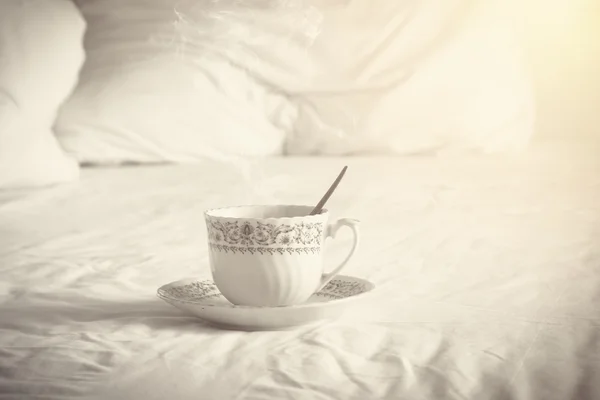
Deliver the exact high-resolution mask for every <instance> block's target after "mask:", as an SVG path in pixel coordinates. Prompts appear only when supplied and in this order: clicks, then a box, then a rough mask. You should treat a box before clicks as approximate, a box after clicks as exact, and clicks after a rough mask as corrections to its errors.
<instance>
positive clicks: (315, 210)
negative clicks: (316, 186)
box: [309, 166, 348, 215]
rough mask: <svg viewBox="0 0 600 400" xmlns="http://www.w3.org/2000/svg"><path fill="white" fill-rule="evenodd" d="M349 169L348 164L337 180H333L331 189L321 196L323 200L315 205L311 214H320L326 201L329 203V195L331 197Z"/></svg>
mask: <svg viewBox="0 0 600 400" xmlns="http://www.w3.org/2000/svg"><path fill="white" fill-rule="evenodd" d="M347 169H348V166H345V167H344V168H342V172H340V174H339V175H338V177H337V178H335V181H333V183H332V184H331V186H330V187H329V190H327V192H326V193H325V194H324V195H323V197H322V198H321V200H320V201H319V202H318V203H317V205H316V206H315V208H313V210H312V211H311V212H310V214H309V215H315V214H319V213H320V212H321V210H322V209H323V207H324V206H325V203H327V200H329V197H331V195H332V194H333V192H334V191H335V189H336V188H337V186H338V184H339V183H340V181H341V180H342V178H343V177H344V174H345V173H346V170H347Z"/></svg>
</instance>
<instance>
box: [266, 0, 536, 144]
mask: <svg viewBox="0 0 600 400" xmlns="http://www.w3.org/2000/svg"><path fill="white" fill-rule="evenodd" d="M510 3H511V2H504V1H503V0H501V1H483V2H482V1H479V2H472V1H464V0H447V1H444V2H440V1H417V0H414V1H382V2H378V3H377V7H374V6H373V4H372V3H370V2H365V1H361V0H351V1H346V2H343V3H338V5H335V3H334V2H326V1H323V2H321V6H320V8H319V9H320V11H321V12H322V13H323V29H322V32H321V34H320V35H319V36H318V37H317V39H316V40H315V42H314V45H313V46H312V47H311V48H310V51H309V53H308V55H306V54H303V53H304V52H302V51H296V52H295V53H296V54H295V55H296V56H295V57H292V56H290V54H292V52H291V51H290V49H289V48H288V49H282V50H281V53H280V54H281V56H280V57H279V58H277V61H278V63H279V64H278V65H277V64H273V65H271V66H269V68H270V69H267V68H263V69H262V71H266V73H261V72H260V71H258V73H261V77H262V78H263V79H265V80H266V81H270V82H271V83H272V84H276V85H277V86H278V87H280V88H281V89H282V90H284V91H287V92H288V93H290V98H291V99H292V101H294V103H295V105H296V106H297V113H298V118H297V119H296V120H295V122H294V124H293V126H291V127H290V130H291V131H292V134H291V135H290V137H289V140H288V142H287V152H288V153H290V154H334V155H339V154H354V153H393V154H407V153H409V154H410V153H420V152H432V151H436V152H440V151H465V150H476V151H486V152H494V151H507V150H508V151H512V150H518V149H522V148H523V147H524V146H525V145H526V144H527V143H528V141H529V139H530V137H531V135H532V134H533V131H534V104H533V94H532V87H531V82H530V80H529V77H528V76H527V71H526V70H525V65H524V62H523V61H522V59H521V53H520V48H519V46H518V45H517V43H516V41H515V40H514V36H515V32H513V30H512V26H513V25H512V23H511V12H512V11H514V12H517V13H518V10H510V8H508V7H509V4H510ZM325 4H327V5H325ZM332 4H333V5H332ZM505 6H506V7H505ZM262 56H264V57H267V54H264V55H262ZM270 59H273V57H270ZM292 65H293V66H292ZM299 73H300V75H299Z"/></svg>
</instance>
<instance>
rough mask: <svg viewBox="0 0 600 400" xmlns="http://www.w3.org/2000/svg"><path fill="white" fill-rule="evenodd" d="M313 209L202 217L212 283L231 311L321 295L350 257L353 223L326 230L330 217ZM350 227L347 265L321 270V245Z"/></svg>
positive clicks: (257, 209) (230, 211) (217, 212)
mask: <svg viewBox="0 0 600 400" xmlns="http://www.w3.org/2000/svg"><path fill="white" fill-rule="evenodd" d="M312 208H313V207H312V206H296V205H271V206H269V205H265V206H239V207H226V208H218V209H213V210H208V211H206V212H205V214H204V216H205V220H206V227H207V229H208V247H209V260H210V267H211V272H212V276H213V280H214V282H215V284H216V285H217V287H218V288H219V290H220V291H221V293H222V294H223V296H224V297H225V298H226V299H227V300H229V301H230V302H231V303H233V304H235V305H243V306H258V307H277V306H290V305H294V304H300V303H303V302H305V301H306V300H308V298H309V297H310V296H311V295H312V294H314V293H315V292H317V291H319V290H320V289H322V288H323V287H324V286H325V285H326V284H327V283H328V282H329V281H330V280H331V279H332V278H333V277H334V276H335V275H337V274H338V273H339V272H340V271H341V270H342V268H344V267H345V266H346V264H347V263H348V261H349V260H350V258H351V257H352V256H353V255H354V252H355V251H356V248H357V246H358V241H359V231H358V223H359V222H358V221H357V220H353V219H348V218H342V219H339V220H337V221H336V222H335V223H333V224H328V220H329V212H328V211H327V210H323V211H322V212H321V213H320V214H316V215H309V214H310V212H311V211H312ZM343 226H346V227H349V228H350V229H351V230H352V232H353V234H354V241H353V244H352V248H351V249H350V252H349V254H348V256H347V257H346V259H345V260H344V261H343V262H342V263H341V264H340V265H339V266H338V267H337V268H335V269H333V270H332V271H331V272H328V273H326V272H325V271H324V267H323V261H324V260H323V256H324V248H325V239H326V238H328V237H331V238H335V235H336V233H337V231H338V230H339V229H340V228H341V227H343Z"/></svg>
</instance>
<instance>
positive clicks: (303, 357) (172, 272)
mask: <svg viewBox="0 0 600 400" xmlns="http://www.w3.org/2000/svg"><path fill="white" fill-rule="evenodd" d="M599 150H600V147H598V145H597V144H593V145H581V144H580V145H569V146H567V145H563V144H548V143H546V144H539V145H537V146H536V147H534V148H532V149H531V150H530V151H529V153H528V154H525V155H520V156H512V157H503V158H500V157H495V156H490V157H481V156H478V157H475V156H474V157H471V158H462V159H459V158H454V159H452V158H445V159H432V158H428V157H413V158H400V159H392V158H382V159H375V158H368V157H365V158H349V159H345V160H342V159H335V158H329V159H328V158H323V159H316V158H290V159H272V160H268V161H265V162H261V163H256V164H254V165H247V164H243V167H244V168H242V169H240V164H238V163H229V164H220V163H206V164H203V165H195V166H192V165H183V166H147V167H124V168H89V169H85V170H84V171H83V175H82V178H81V181H80V182H77V183H75V184H72V185H65V186H58V187H52V188H47V189H43V190H36V191H4V192H0V399H2V400H5V399H61V400H64V399H98V400H99V399H115V400H117V399H127V400H137V399H157V400H158V399H167V398H172V399H178V400H186V399H194V400H197V399H292V398H293V399H304V398H306V399H357V400H358V399H361V400H364V399H375V398H386V399H409V400H413V399H415V400H416V399H478V400H481V399H540V400H553V399H557V400H558V399H560V400H564V399H593V398H600V380H599V379H598V378H600V315H599V311H598V309H599V307H598V302H599V301H600V158H599V157H598V154H600V152H599ZM345 164H347V165H349V170H348V173H347V174H346V177H345V178H344V182H343V183H342V184H341V186H340V187H339V189H338V191H337V192H336V194H335V195H334V196H333V197H332V199H331V200H330V202H329V208H330V210H331V211H332V213H333V214H334V217H353V218H357V219H360V220H361V221H362V226H361V228H362V243H361V248H360V251H359V253H358V255H357V256H356V257H355V259H354V262H352V263H351V265H350V266H349V267H348V268H347V269H346V270H345V271H344V273H345V274H348V275H356V276H359V277H362V278H366V279H369V280H371V281H372V282H374V283H375V284H376V285H377V289H376V292H375V293H374V294H373V296H372V297H371V298H370V299H369V300H368V301H365V302H363V303H361V304H360V306H359V307H357V308H356V309H355V310H353V311H352V312H351V313H350V314H348V315H346V316H345V317H343V318H342V319H340V320H338V321H335V322H331V323H327V324H316V325H312V326H306V327H302V328H298V329H293V330H286V331H280V332H236V331H220V330H216V329H214V328H211V327H208V326H205V325H203V324H202V323H201V322H199V321H198V320H197V319H194V318H192V317H188V316H187V315H184V314H182V313H181V312H179V311H178V310H177V309H175V308H173V307H170V306H169V305H167V304H165V303H163V302H162V301H160V300H159V299H158V298H156V295H155V292H156V288H157V287H158V286H160V285H162V284H164V283H167V282H170V281H173V280H177V279H180V278H184V277H199V278H204V277H209V276H210V272H209V269H208V266H207V252H206V249H205V248H206V243H205V237H206V229H205V226H204V220H203V214H202V213H203V211H204V210H205V209H206V208H210V207H215V206H223V205H230V204H238V203H277V202H285V203H296V204H313V203H315V202H316V201H317V200H318V198H319V197H320V195H321V193H322V192H323V191H324V190H325V189H326V188H327V187H328V185H329V183H330V181H331V180H332V179H333V178H334V177H335V175H336V174H337V172H338V171H339V168H341V166H343V165H345ZM349 240H350V237H349V235H348V236H347V237H345V239H344V240H339V241H336V242H335V243H333V244H332V245H331V246H330V248H329V249H330V252H329V254H330V256H331V259H335V258H337V259H339V258H341V257H342V255H343V254H344V252H345V251H346V246H347V245H348V243H349Z"/></svg>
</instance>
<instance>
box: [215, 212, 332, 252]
mask: <svg viewBox="0 0 600 400" xmlns="http://www.w3.org/2000/svg"><path fill="white" fill-rule="evenodd" d="M207 229H208V238H209V242H210V245H211V247H212V248H214V249H217V250H219V251H225V252H234V253H235V252H242V253H245V252H251V253H254V252H256V251H258V252H260V253H261V254H265V253H270V254H275V253H280V254H283V253H284V252H288V253H290V254H291V253H318V252H319V251H320V247H321V242H322V241H323V223H321V222H309V223H307V222H300V223H297V224H289V225H286V224H281V225H277V224H268V223H262V222H256V223H250V222H248V221H228V222H221V221H215V220H208V221H207ZM288 248H289V249H291V250H287V249H288ZM266 249H268V250H266Z"/></svg>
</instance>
